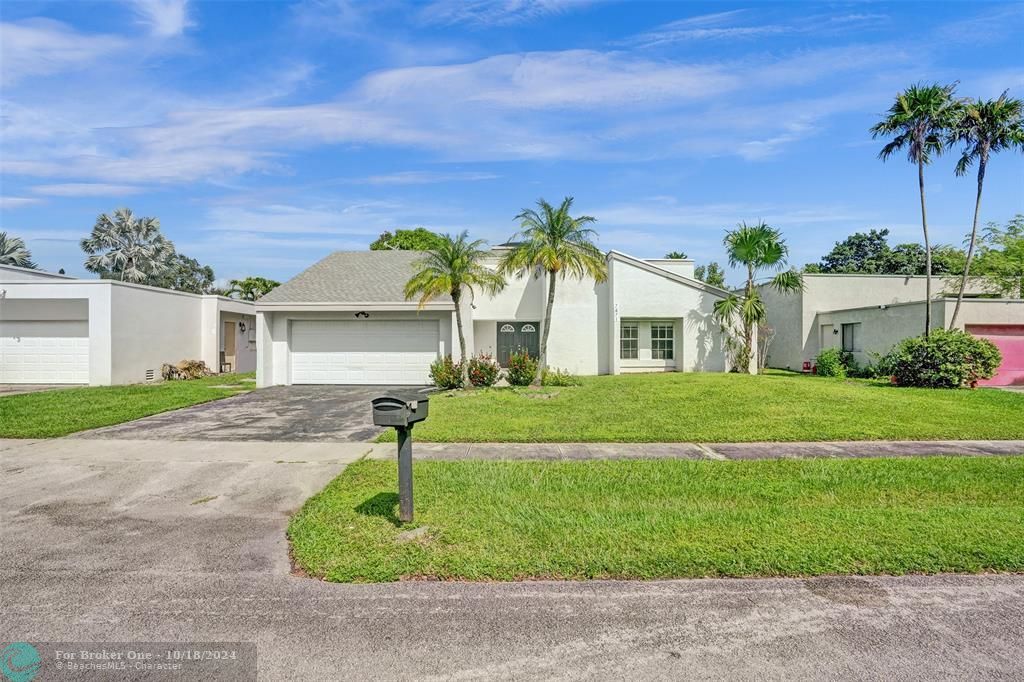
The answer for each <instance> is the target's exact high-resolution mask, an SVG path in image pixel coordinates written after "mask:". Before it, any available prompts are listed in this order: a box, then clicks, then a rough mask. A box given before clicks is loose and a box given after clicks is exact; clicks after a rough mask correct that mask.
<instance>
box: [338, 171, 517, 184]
mask: <svg viewBox="0 0 1024 682" xmlns="http://www.w3.org/2000/svg"><path fill="white" fill-rule="evenodd" d="M498 177H500V176H498V175H495V174H494V173H479V172H471V171H466V172H454V173H444V172H438V171H400V172H398V173H388V174H386V175H371V176H369V177H366V178H358V179H355V180H352V181H351V182H352V183H354V184H366V185H430V184H435V183H440V182H477V181H480V180H495V179H497V178H498Z"/></svg>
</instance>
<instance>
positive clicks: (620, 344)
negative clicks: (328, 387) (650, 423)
mask: <svg viewBox="0 0 1024 682" xmlns="http://www.w3.org/2000/svg"><path fill="white" fill-rule="evenodd" d="M504 248H505V247H495V248H494V250H493V258H492V260H491V262H490V265H491V267H497V264H498V259H499V258H500V256H501V254H502V253H503V249H504ZM420 258H422V254H421V253H417V252H413V251H360V252H344V251H342V252H337V253H334V254H331V255H330V256H328V257H326V258H324V259H323V260H321V261H320V262H318V263H316V264H315V265H313V266H312V267H310V268H309V269H307V270H305V271H304V272H302V273H300V274H299V275H297V276H296V277H295V278H293V279H292V280H290V281H288V282H286V283H284V284H282V285H281V286H280V287H278V288H276V289H274V290H273V291H272V292H270V293H269V294H267V295H266V296H264V297H263V298H261V299H260V300H259V301H257V302H256V311H257V329H258V334H257V352H258V355H259V358H258V363H257V370H256V381H257V384H258V385H259V386H270V385H275V384H408V385H416V384H426V383H429V381H430V379H429V368H430V363H431V362H433V361H434V360H435V359H437V358H438V357H441V356H443V355H446V354H451V355H453V356H454V357H456V358H458V357H459V343H458V332H457V331H456V326H455V315H454V309H455V306H454V303H453V302H452V300H451V298H448V297H445V298H441V299H437V300H435V301H432V302H430V303H428V304H427V305H426V306H424V307H423V309H419V308H418V303H417V301H416V300H412V301H407V300H405V296H404V293H403V289H404V287H405V283H406V282H407V281H408V280H409V278H410V277H411V276H412V274H413V272H414V264H415V262H416V261H417V260H418V259H420ZM607 263H608V280H607V281H606V282H603V283H596V282H595V281H594V280H592V279H587V280H583V281H577V280H574V279H572V278H566V279H564V280H560V281H559V282H558V288H557V297H556V300H555V306H554V313H553V318H554V321H553V323H552V328H551V334H550V337H549V339H548V364H549V366H551V367H558V368H564V369H567V370H569V371H570V372H574V373H576V374H619V373H621V372H644V371H711V372H721V371H725V369H726V356H725V352H724V350H723V344H722V338H721V332H720V330H719V326H718V324H717V323H716V322H715V321H714V320H713V319H712V312H713V305H714V302H715V301H717V300H719V299H721V298H723V297H725V296H727V295H728V293H727V292H725V291H723V290H721V289H717V288H715V287H712V286H709V285H707V284H704V283H703V282H700V281H698V280H697V279H695V278H694V276H693V261H690V260H664V259H654V260H641V259H638V258H633V257H632V256H627V255H626V254H623V253H618V252H615V251H612V252H610V253H609V254H608V255H607ZM546 297H547V280H546V275H544V274H543V273H541V275H540V276H532V275H530V276H524V277H518V278H516V277H513V278H510V280H509V282H508V285H507V286H506V287H505V289H504V290H503V291H501V292H500V293H498V294H497V295H495V296H487V295H484V294H479V293H478V294H477V296H476V298H475V300H473V299H471V298H470V297H469V296H467V297H465V299H464V301H463V304H462V305H463V309H462V318H463V327H464V333H465V336H466V346H467V352H468V353H471V354H475V353H487V354H490V355H493V356H494V357H495V358H496V359H498V361H499V362H501V363H502V364H504V363H505V362H506V361H507V360H508V355H509V353H510V352H512V351H514V350H517V349H520V348H522V349H526V350H528V351H529V352H530V353H531V354H534V355H535V354H536V353H537V352H538V350H539V346H540V335H541V333H542V331H543V330H542V328H541V318H542V317H543V311H544V305H545V302H546Z"/></svg>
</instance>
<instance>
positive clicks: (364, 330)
mask: <svg viewBox="0 0 1024 682" xmlns="http://www.w3.org/2000/svg"><path fill="white" fill-rule="evenodd" d="M291 332H292V333H291V372H292V383H293V384H408V385H421V384H429V383H430V363H431V362H433V361H434V360H435V359H436V358H437V357H438V354H439V350H440V349H439V344H440V338H439V335H440V328H439V325H438V321H437V320H293V321H292V329H291Z"/></svg>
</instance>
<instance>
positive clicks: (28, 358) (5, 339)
mask: <svg viewBox="0 0 1024 682" xmlns="http://www.w3.org/2000/svg"><path fill="white" fill-rule="evenodd" d="M0 327H2V330H0V384H87V383H89V323H88V322H85V321H84V320H83V321H52V322H51V321H26V322H11V321H4V322H3V323H2V324H0Z"/></svg>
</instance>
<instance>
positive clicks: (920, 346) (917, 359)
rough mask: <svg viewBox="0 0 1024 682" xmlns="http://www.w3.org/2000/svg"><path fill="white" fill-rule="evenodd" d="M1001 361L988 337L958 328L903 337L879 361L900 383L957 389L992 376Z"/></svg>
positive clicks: (901, 384) (997, 351) (1000, 356)
mask: <svg viewBox="0 0 1024 682" xmlns="http://www.w3.org/2000/svg"><path fill="white" fill-rule="evenodd" d="M1002 360H1003V358H1002V355H1001V354H1000V353H999V349H998V348H996V345H995V344H994V343H992V342H991V341H989V340H988V339H979V338H976V337H974V336H971V335H970V334H968V333H967V332H962V331H960V330H959V329H954V330H951V331H947V330H945V329H936V330H935V331H933V332H932V333H931V334H929V335H928V336H926V337H925V336H915V337H913V338H909V339H903V340H902V341H900V342H899V343H898V344H896V347H895V348H893V349H892V350H891V351H889V354H888V355H887V356H886V357H885V360H884V362H883V363H882V364H883V365H884V366H885V367H886V368H887V369H888V370H889V371H890V372H892V376H893V379H894V381H895V382H896V383H897V384H899V385H900V386H922V387H924V388H960V387H961V386H971V387H973V386H974V385H975V384H976V383H977V382H978V380H979V379H990V378H992V377H993V376H995V373H996V370H997V369H999V364H1000V363H1001V362H1002Z"/></svg>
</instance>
